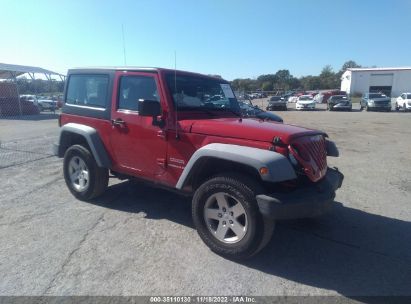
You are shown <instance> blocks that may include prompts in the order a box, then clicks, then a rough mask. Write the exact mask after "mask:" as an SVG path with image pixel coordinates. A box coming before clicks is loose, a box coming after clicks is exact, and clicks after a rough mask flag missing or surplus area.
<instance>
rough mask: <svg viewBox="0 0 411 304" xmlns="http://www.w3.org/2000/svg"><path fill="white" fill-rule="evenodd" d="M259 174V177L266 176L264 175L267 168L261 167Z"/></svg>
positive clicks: (266, 172)
mask: <svg viewBox="0 0 411 304" xmlns="http://www.w3.org/2000/svg"><path fill="white" fill-rule="evenodd" d="M260 174H261V175H266V174H268V168H267V167H261V168H260Z"/></svg>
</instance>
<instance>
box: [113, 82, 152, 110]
mask: <svg viewBox="0 0 411 304" xmlns="http://www.w3.org/2000/svg"><path fill="white" fill-rule="evenodd" d="M140 99H145V100H156V101H158V102H160V97H159V95H158V90H157V84H156V81H155V79H154V78H153V77H150V76H123V77H121V78H120V89H119V96H118V109H119V110H131V111H138V101H139V100H140Z"/></svg>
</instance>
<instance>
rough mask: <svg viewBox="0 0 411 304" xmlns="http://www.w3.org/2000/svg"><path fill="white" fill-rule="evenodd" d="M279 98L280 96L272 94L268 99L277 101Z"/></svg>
mask: <svg viewBox="0 0 411 304" xmlns="http://www.w3.org/2000/svg"><path fill="white" fill-rule="evenodd" d="M279 100H281V97H280V96H273V97H271V98H270V101H279Z"/></svg>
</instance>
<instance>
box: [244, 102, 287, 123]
mask: <svg viewBox="0 0 411 304" xmlns="http://www.w3.org/2000/svg"><path fill="white" fill-rule="evenodd" d="M238 105H239V106H240V109H241V114H242V115H243V116H244V117H247V118H258V119H262V120H269V121H276V122H283V119H282V118H281V117H280V116H278V115H276V114H274V113H270V112H266V111H264V110H261V109H260V108H259V107H257V106H253V105H252V104H249V103H245V102H241V101H239V102H238Z"/></svg>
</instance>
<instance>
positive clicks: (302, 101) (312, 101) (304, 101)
mask: <svg viewBox="0 0 411 304" xmlns="http://www.w3.org/2000/svg"><path fill="white" fill-rule="evenodd" d="M297 103H299V104H311V103H315V100H313V99H312V100H298V101H297Z"/></svg>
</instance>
